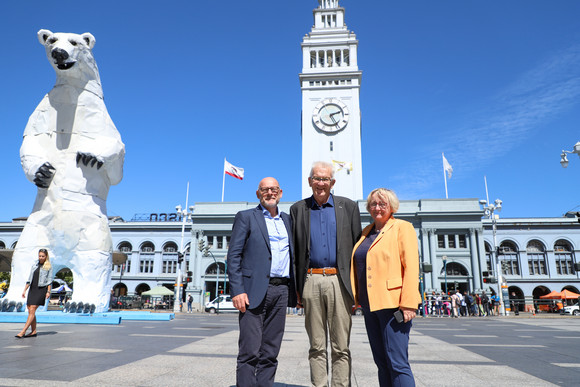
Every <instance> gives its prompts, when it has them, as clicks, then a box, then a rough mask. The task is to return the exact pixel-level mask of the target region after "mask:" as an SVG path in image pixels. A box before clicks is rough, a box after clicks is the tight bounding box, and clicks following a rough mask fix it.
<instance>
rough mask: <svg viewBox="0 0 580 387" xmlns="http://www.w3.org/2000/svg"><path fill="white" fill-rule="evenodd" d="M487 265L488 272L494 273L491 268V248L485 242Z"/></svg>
mask: <svg viewBox="0 0 580 387" xmlns="http://www.w3.org/2000/svg"><path fill="white" fill-rule="evenodd" d="M485 264H486V267H487V271H493V270H492V268H491V246H490V245H489V243H487V242H485Z"/></svg>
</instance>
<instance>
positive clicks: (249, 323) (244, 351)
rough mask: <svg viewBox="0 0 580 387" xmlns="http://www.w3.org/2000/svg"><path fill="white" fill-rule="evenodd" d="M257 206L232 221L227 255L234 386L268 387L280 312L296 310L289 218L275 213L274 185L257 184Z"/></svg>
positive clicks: (269, 180) (282, 315) (277, 195)
mask: <svg viewBox="0 0 580 387" xmlns="http://www.w3.org/2000/svg"><path fill="white" fill-rule="evenodd" d="M256 196H257V197H258V199H259V200H260V205H259V206H258V207H256V208H254V209H251V210H245V211H240V212H238V213H237V215H236V217H235V219H234V225H233V228H232V236H231V239H230V246H229V250H228V277H229V281H230V289H231V293H232V296H233V298H232V301H233V303H234V306H235V308H236V309H238V310H239V311H240V314H239V324H240V338H239V341H238V345H239V350H238V359H237V368H236V384H237V385H238V386H244V387H245V386H260V387H261V386H272V385H274V376H275V374H276V368H277V366H278V360H277V357H278V353H279V352H280V345H281V343H282V336H283V335H284V325H285V323H286V307H287V306H290V307H294V306H296V287H295V284H294V270H293V264H294V263H293V258H292V257H293V250H294V249H293V242H292V224H291V220H290V216H289V215H288V214H286V213H283V212H282V213H280V212H278V203H279V202H280V198H281V197H282V190H281V189H280V186H279V184H278V181H276V179H274V178H272V177H266V178H264V179H262V181H260V184H259V186H258V190H257V191H256Z"/></svg>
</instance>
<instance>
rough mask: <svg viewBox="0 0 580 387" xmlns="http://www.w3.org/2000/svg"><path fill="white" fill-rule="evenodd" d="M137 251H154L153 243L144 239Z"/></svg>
mask: <svg viewBox="0 0 580 387" xmlns="http://www.w3.org/2000/svg"><path fill="white" fill-rule="evenodd" d="M139 251H140V252H142V253H154V252H155V245H154V244H153V242H151V241H145V242H143V243H141V246H139Z"/></svg>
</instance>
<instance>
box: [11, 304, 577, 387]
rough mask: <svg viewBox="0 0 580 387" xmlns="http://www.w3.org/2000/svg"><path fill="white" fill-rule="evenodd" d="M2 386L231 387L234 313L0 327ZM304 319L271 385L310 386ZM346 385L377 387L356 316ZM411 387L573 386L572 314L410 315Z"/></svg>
mask: <svg viewBox="0 0 580 387" xmlns="http://www.w3.org/2000/svg"><path fill="white" fill-rule="evenodd" d="M0 327H1V330H0V341H1V344H2V352H1V353H0V385H1V386H31V385H43V386H79V385H82V386H172V385H184V386H233V385H235V363H236V352H237V336H238V331H237V315H236V314H221V315H207V314H178V315H177V316H176V319H175V320H173V321H168V322H151V321H123V322H122V323H121V324H120V325H75V324H41V325H40V326H39V335H38V337H36V338H26V339H22V340H18V339H15V338H14V335H15V334H16V333H18V331H19V329H20V328H21V324H15V323H3V324H0ZM307 343H308V340H307V336H306V332H305V330H304V320H303V317H300V316H288V319H287V325H286V333H285V336H284V342H283V344H282V350H281V354H280V357H279V367H278V372H277V375H276V376H277V377H276V386H277V387H280V386H308V385H309V371H308V360H307V351H308V344H307ZM351 350H352V356H353V386H364V387H372V386H378V382H377V378H376V371H375V365H374V363H373V360H372V356H371V353H370V349H369V345H368V339H367V336H366V332H365V328H364V322H363V318H362V317H353V331H352V337H351ZM409 354H410V358H411V366H412V368H413V372H414V374H415V378H416V381H417V385H418V386H510V387H511V386H550V385H561V386H573V385H580V318H574V317H561V316H553V317H551V318H545V317H540V316H535V317H532V316H527V315H526V316H520V317H502V318H497V317H496V318H493V317H491V318H476V317H473V318H459V319H449V318H427V319H425V318H417V319H416V320H414V326H413V330H412V331H411V343H410V346H409Z"/></svg>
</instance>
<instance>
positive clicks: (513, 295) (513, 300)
mask: <svg viewBox="0 0 580 387" xmlns="http://www.w3.org/2000/svg"><path fill="white" fill-rule="evenodd" d="M508 293H509V301H510V308H511V309H512V312H515V310H514V307H515V308H517V310H518V312H521V311H524V310H526V300H525V298H524V292H523V291H522V289H520V288H519V287H517V286H510V287H509V288H508ZM506 307H507V306H506Z"/></svg>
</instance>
